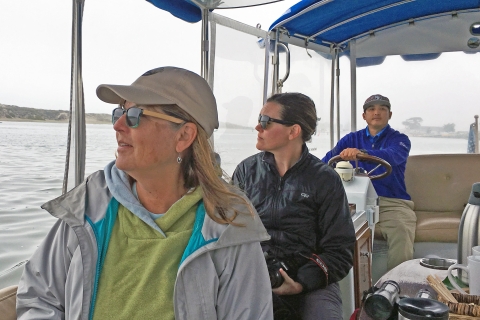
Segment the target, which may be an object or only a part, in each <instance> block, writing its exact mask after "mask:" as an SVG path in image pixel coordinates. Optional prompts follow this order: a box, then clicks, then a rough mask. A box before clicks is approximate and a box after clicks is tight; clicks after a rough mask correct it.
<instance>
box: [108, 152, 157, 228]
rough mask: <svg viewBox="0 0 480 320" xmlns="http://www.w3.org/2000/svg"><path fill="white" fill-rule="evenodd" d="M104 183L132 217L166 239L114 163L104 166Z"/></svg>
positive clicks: (125, 176)
mask: <svg viewBox="0 0 480 320" xmlns="http://www.w3.org/2000/svg"><path fill="white" fill-rule="evenodd" d="M104 172H105V181H106V182H107V186H108V189H110V192H111V193H112V195H113V197H114V198H115V199H117V201H118V202H120V203H121V204H122V205H123V206H124V207H125V208H127V209H128V210H130V211H131V212H132V213H133V214H134V215H136V216H137V217H139V218H140V219H141V220H142V221H143V222H145V223H146V224H148V225H149V226H150V227H152V228H153V229H155V230H157V231H158V232H160V233H161V234H162V235H163V236H165V237H166V235H165V233H164V232H163V231H162V229H160V227H159V226H158V225H157V224H156V223H155V221H154V220H153V219H152V217H151V216H150V212H149V211H148V210H147V209H145V208H144V207H143V206H142V205H141V204H140V202H139V201H138V199H137V197H135V195H134V194H133V192H132V187H131V186H130V182H129V181H128V175H127V174H126V173H125V172H124V171H122V170H120V169H118V168H117V166H116V165H115V161H112V162H110V163H109V164H107V165H106V166H105V169H104Z"/></svg>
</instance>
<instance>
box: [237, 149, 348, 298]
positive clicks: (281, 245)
mask: <svg viewBox="0 0 480 320" xmlns="http://www.w3.org/2000/svg"><path fill="white" fill-rule="evenodd" d="M232 179H233V183H234V184H235V185H237V186H238V187H239V188H240V189H242V190H244V192H245V193H246V195H247V196H248V198H249V199H250V201H252V203H253V205H254V206H255V208H256V209H257V212H258V214H259V216H260V218H261V220H262V222H263V224H264V226H265V228H266V229H267V231H268V233H269V234H270V236H271V239H270V240H268V241H265V242H263V243H262V248H263V250H264V252H265V251H270V253H273V255H274V256H276V257H277V258H280V259H282V258H284V257H292V256H298V252H300V253H302V254H303V255H306V256H312V254H315V255H316V258H315V255H314V256H312V257H314V258H315V260H316V261H313V260H307V259H304V261H305V262H306V263H305V262H304V263H305V264H303V265H302V266H301V267H300V268H299V270H298V272H297V276H296V278H295V277H294V280H296V281H297V282H299V283H300V284H301V285H302V286H303V288H304V292H309V291H313V290H316V289H319V288H325V287H326V286H327V285H328V284H331V283H334V282H337V281H340V280H341V279H343V278H344V277H345V276H346V275H347V274H348V272H349V270H350V269H351V267H352V265H353V251H354V246H355V230H354V227H353V223H352V219H351V217H350V212H349V208H348V201H347V197H346V195H345V190H344V188H343V184H342V182H341V180H340V177H339V175H338V174H337V173H336V172H335V171H334V170H333V168H331V167H329V166H328V165H326V164H325V163H323V162H322V161H321V160H320V159H318V158H317V157H315V156H314V155H312V154H310V153H309V151H308V148H307V146H306V145H305V144H304V145H303V151H302V155H301V157H300V160H299V161H298V162H297V163H296V164H295V165H294V166H293V167H291V168H290V169H289V170H288V171H287V172H286V173H285V175H284V176H283V177H281V176H280V175H279V173H278V171H277V169H276V166H275V159H274V156H273V154H272V153H270V152H260V153H257V154H255V155H253V156H251V157H249V158H247V159H245V160H243V161H242V162H241V163H240V164H239V165H238V166H237V168H236V169H235V172H234V173H233V177H232ZM317 258H318V259H317Z"/></svg>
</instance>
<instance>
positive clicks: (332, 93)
mask: <svg viewBox="0 0 480 320" xmlns="http://www.w3.org/2000/svg"><path fill="white" fill-rule="evenodd" d="M336 61H337V50H336V49H333V55H332V75H331V88H330V149H333V147H334V146H335V144H334V137H333V135H334V129H333V124H334V113H335V64H336Z"/></svg>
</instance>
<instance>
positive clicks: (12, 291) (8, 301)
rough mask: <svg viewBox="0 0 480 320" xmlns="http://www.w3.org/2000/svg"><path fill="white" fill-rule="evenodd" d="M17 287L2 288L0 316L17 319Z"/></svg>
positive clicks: (6, 319)
mask: <svg viewBox="0 0 480 320" xmlns="http://www.w3.org/2000/svg"><path fill="white" fill-rule="evenodd" d="M17 287H18V286H10V287H6V288H3V289H0V318H1V319H3V320H15V319H17V311H16V309H15V308H16V302H17Z"/></svg>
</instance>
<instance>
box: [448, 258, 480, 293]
mask: <svg viewBox="0 0 480 320" xmlns="http://www.w3.org/2000/svg"><path fill="white" fill-rule="evenodd" d="M467 263H468V264H467V265H464V264H459V263H456V264H454V265H451V266H450V267H449V268H448V273H447V275H448V280H450V283H451V284H452V286H454V287H455V288H456V289H457V290H458V291H459V292H460V293H463V294H467V293H466V292H465V291H463V289H462V288H460V286H459V285H458V284H457V282H456V281H455V280H454V278H453V276H452V270H455V269H462V270H464V271H465V272H467V273H468V282H469V286H470V294H473V295H477V296H478V295H480V255H479V256H468V257H467Z"/></svg>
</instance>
